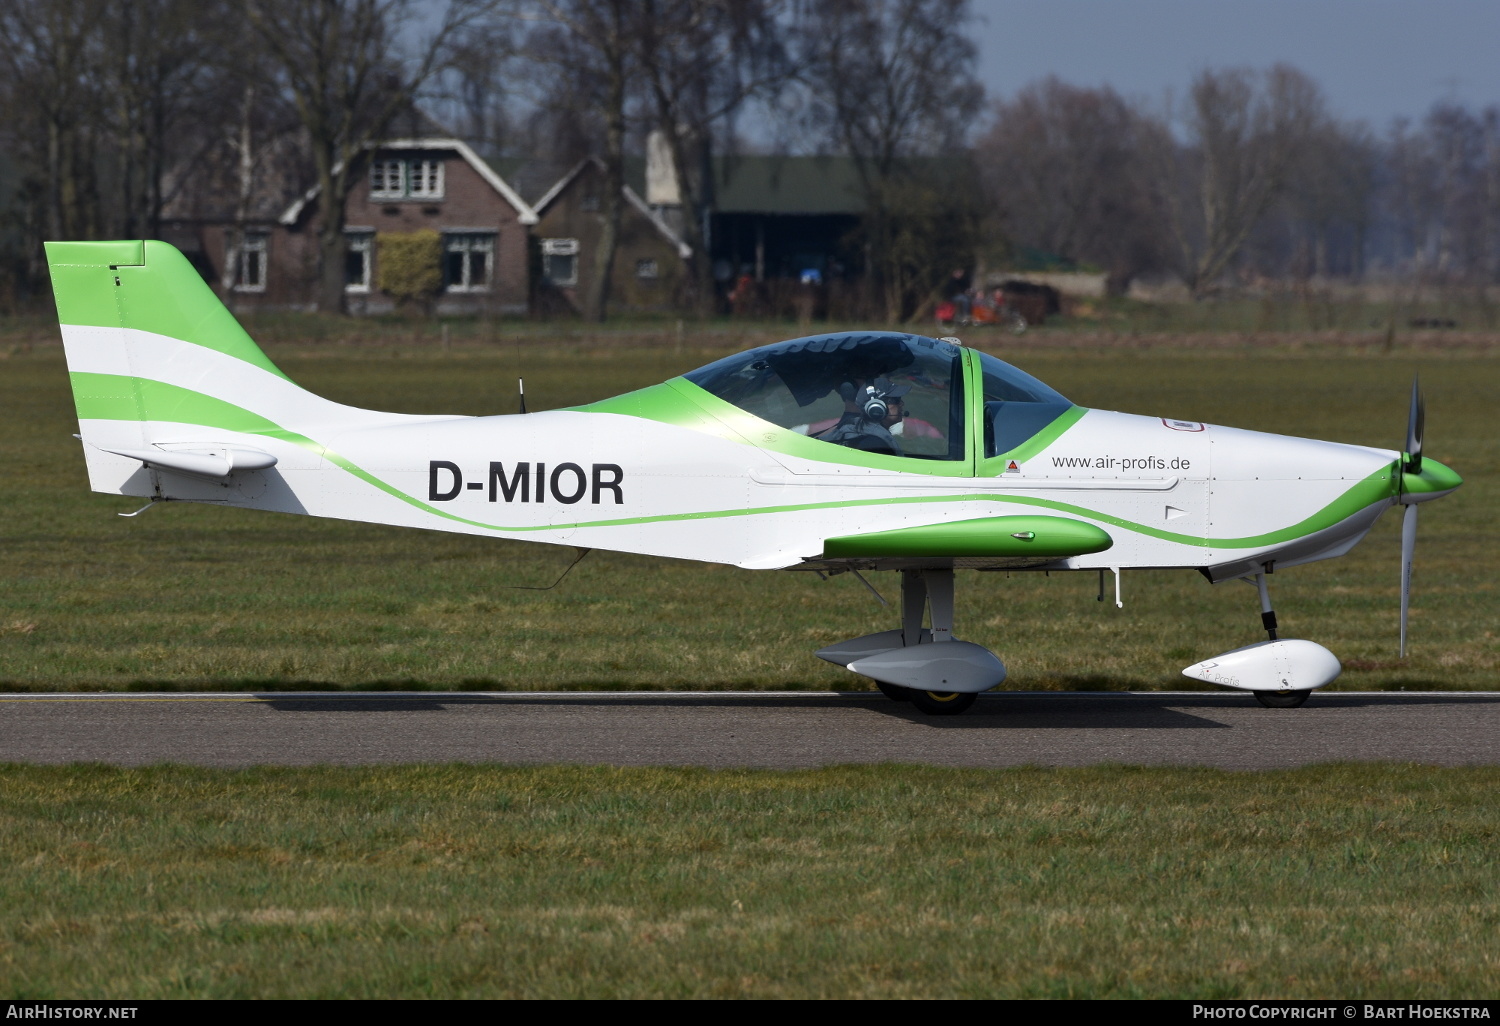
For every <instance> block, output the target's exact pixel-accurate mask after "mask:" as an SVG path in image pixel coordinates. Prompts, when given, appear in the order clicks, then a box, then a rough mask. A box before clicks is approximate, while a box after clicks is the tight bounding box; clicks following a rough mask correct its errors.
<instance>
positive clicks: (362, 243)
mask: <svg viewBox="0 0 1500 1026" xmlns="http://www.w3.org/2000/svg"><path fill="white" fill-rule="evenodd" d="M344 244H345V245H344V291H345V292H369V291H370V282H371V281H372V280H373V279H372V276H371V273H370V272H371V270H372V264H373V262H374V256H375V233H374V232H373V231H370V230H369V229H351V230H349V231H347V232H346V233H345V234H344Z"/></svg>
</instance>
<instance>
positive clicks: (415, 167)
mask: <svg viewBox="0 0 1500 1026" xmlns="http://www.w3.org/2000/svg"><path fill="white" fill-rule="evenodd" d="M443 163H444V162H443V161H441V160H412V161H408V162H407V166H406V194H407V195H408V196H410V197H411V198H412V199H422V200H440V199H442V198H443Z"/></svg>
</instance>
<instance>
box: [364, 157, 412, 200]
mask: <svg viewBox="0 0 1500 1026" xmlns="http://www.w3.org/2000/svg"><path fill="white" fill-rule="evenodd" d="M405 196H406V161H404V160H377V161H374V162H373V163H371V164H370V198H371V199H402V198H403V197H405Z"/></svg>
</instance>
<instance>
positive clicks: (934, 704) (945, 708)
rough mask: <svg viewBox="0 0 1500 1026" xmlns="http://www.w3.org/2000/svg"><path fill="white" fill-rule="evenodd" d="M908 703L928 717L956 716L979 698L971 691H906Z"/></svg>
mask: <svg viewBox="0 0 1500 1026" xmlns="http://www.w3.org/2000/svg"><path fill="white" fill-rule="evenodd" d="M907 694H908V695H909V696H911V697H910V699H909V701H910V702H911V704H912V705H914V706H915V707H916V708H917V711H918V712H924V713H926V714H927V715H928V716H957V715H958V714H959V713H961V712H963V711H964V710H966V709H968V708H969V706H971V705H973V704H974V700H975V699H976V698H978V697H979V696H978V695H976V694H974V693H973V692H971V691H917V690H914V689H912V690H908V691H907Z"/></svg>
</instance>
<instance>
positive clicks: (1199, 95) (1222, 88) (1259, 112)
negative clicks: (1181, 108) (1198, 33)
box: [1156, 64, 1326, 296]
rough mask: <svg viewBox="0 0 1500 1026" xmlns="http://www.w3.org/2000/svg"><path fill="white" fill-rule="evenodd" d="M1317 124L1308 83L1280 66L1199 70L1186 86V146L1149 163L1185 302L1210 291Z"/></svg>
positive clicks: (1320, 114)
mask: <svg viewBox="0 0 1500 1026" xmlns="http://www.w3.org/2000/svg"><path fill="white" fill-rule="evenodd" d="M1324 120H1326V115H1325V113H1324V105H1323V99H1322V95H1321V94H1320V92H1319V91H1318V87H1317V85H1316V84H1315V83H1314V82H1313V81H1312V80H1311V79H1310V78H1308V77H1307V76H1306V75H1304V74H1302V73H1301V72H1300V71H1298V70H1296V69H1295V68H1292V67H1289V66H1287V65H1284V64H1278V65H1275V66H1274V67H1272V68H1271V69H1270V70H1268V71H1265V72H1254V71H1250V70H1246V69H1232V70H1227V71H1204V72H1202V73H1201V74H1199V75H1198V77H1197V78H1196V79H1194V80H1193V86H1192V90H1191V92H1190V102H1189V106H1188V109H1187V112H1186V116H1185V118H1184V125H1183V127H1184V129H1185V130H1186V133H1187V137H1188V144H1187V146H1186V147H1185V148H1178V147H1176V146H1175V145H1164V146H1162V147H1161V148H1160V149H1159V151H1158V152H1157V154H1156V158H1157V160H1158V166H1159V169H1160V171H1159V173H1160V174H1161V176H1162V179H1163V181H1164V183H1165V188H1166V196H1167V199H1168V210H1169V211H1170V213H1171V223H1172V230H1173V233H1174V235H1175V236H1176V240H1177V245H1178V249H1179V259H1180V262H1181V263H1180V271H1181V274H1182V277H1183V280H1184V281H1185V282H1186V283H1187V285H1188V287H1189V288H1190V289H1191V290H1192V292H1193V294H1194V295H1195V296H1203V295H1206V294H1207V293H1208V292H1210V291H1211V290H1212V289H1213V288H1214V287H1215V285H1216V283H1217V282H1218V280H1219V278H1220V276H1222V275H1223V273H1224V272H1225V271H1226V270H1227V269H1228V267H1229V265H1230V263H1231V261H1233V260H1234V258H1235V256H1236V255H1237V254H1238V253H1239V252H1240V249H1241V247H1242V246H1244V244H1245V240H1246V239H1248V238H1249V236H1250V233H1251V232H1252V231H1253V230H1254V228H1255V226H1256V224H1257V223H1258V222H1259V221H1260V219H1261V217H1262V215H1264V214H1265V212H1266V210H1267V208H1269V207H1270V205H1271V203H1272V202H1273V201H1274V200H1275V199H1276V198H1277V197H1278V196H1279V195H1280V194H1281V192H1282V190H1283V188H1284V187H1285V185H1286V182H1287V176H1288V174H1289V172H1290V171H1291V168H1292V165H1293V161H1294V160H1295V159H1296V157H1297V155H1298V153H1299V152H1300V151H1301V150H1302V149H1303V148H1304V147H1305V146H1306V145H1307V140H1308V139H1309V137H1310V136H1311V134H1312V133H1313V131H1314V129H1315V127H1316V126H1317V125H1318V124H1319V123H1320V122H1323V121H1324Z"/></svg>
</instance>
